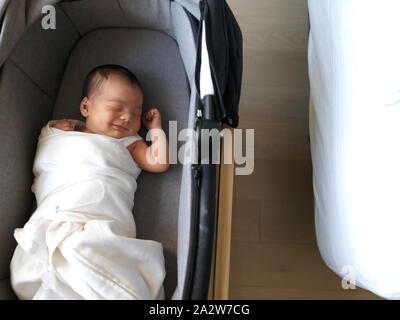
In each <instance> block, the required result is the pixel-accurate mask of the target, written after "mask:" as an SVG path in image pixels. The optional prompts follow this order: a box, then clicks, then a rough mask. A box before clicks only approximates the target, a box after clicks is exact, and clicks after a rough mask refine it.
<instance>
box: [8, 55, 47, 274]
mask: <svg viewBox="0 0 400 320" xmlns="http://www.w3.org/2000/svg"><path fill="white" fill-rule="evenodd" d="M1 80H2V81H0V132H1V152H0V168H1V170H0V190H1V192H0V208H1V209H0V279H4V278H5V277H8V276H9V273H10V272H9V265H10V261H11V257H12V254H13V252H14V249H15V246H16V244H17V243H16V241H15V239H14V236H13V233H14V229H15V228H20V227H22V226H23V225H24V224H25V222H26V221H27V220H28V218H29V216H30V213H31V205H32V201H33V198H34V197H33V193H32V192H31V190H30V186H31V185H32V180H33V174H32V164H33V157H34V155H35V149H36V141H37V137H38V135H39V133H40V129H41V127H43V126H44V125H45V124H46V122H47V119H48V118H50V115H51V109H52V106H53V102H52V101H51V100H50V99H49V97H48V96H47V95H46V94H45V93H44V92H43V91H42V90H41V89H40V88H39V87H38V86H37V85H36V84H35V83H34V82H32V80H30V79H29V78H28V77H27V76H26V74H25V73H24V72H23V71H21V70H20V69H19V67H18V66H16V65H15V64H14V63H13V62H11V61H10V60H7V62H6V63H5V65H4V66H3V70H2V73H1Z"/></svg>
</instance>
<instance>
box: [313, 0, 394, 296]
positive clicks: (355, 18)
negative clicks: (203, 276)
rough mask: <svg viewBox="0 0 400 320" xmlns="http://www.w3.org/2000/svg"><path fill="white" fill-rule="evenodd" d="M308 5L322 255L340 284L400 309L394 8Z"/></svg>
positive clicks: (360, 2) (367, 3)
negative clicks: (397, 304)
mask: <svg viewBox="0 0 400 320" xmlns="http://www.w3.org/2000/svg"><path fill="white" fill-rule="evenodd" d="M308 5H309V15H310V38H309V77H310V90H311V91H310V138H311V153H312V161H313V184H314V194H315V222H316V234H317V241H318V246H319V250H320V252H321V255H322V257H323V259H324V261H325V262H326V264H327V265H328V266H329V268H331V269H332V270H333V271H334V272H335V273H336V274H338V275H339V276H341V277H343V276H346V280H349V279H352V278H355V282H356V285H357V286H360V287H362V288H364V289H367V290H370V291H372V292H373V293H375V294H377V295H379V296H381V297H384V298H387V299H400V148H399V146H400V41H399V35H400V33H399V32H400V19H399V17H400V1H398V0H309V2H308ZM349 282H351V281H349Z"/></svg>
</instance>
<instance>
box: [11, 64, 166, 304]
mask: <svg viewBox="0 0 400 320" xmlns="http://www.w3.org/2000/svg"><path fill="white" fill-rule="evenodd" d="M142 104H143V92H142V89H141V86H140V83H139V81H138V80H137V78H136V77H135V76H134V75H133V74H132V73H131V72H130V71H129V70H127V69H125V68H123V67H121V66H117V65H105V66H99V67H97V68H95V69H93V70H92V71H91V72H90V73H89V74H88V76H87V78H86V81H85V84H84V88H83V94H82V100H81V103H80V111H81V114H82V116H83V117H85V118H86V121H85V123H84V122H82V121H79V120H73V119H62V120H59V121H57V120H51V121H49V123H48V124H47V125H46V126H45V127H43V128H42V131H41V134H40V136H39V140H38V145H37V150H36V155H35V160H34V166H33V173H34V176H35V180H34V184H33V185H32V191H33V192H34V194H35V197H36V203H37V209H36V210H35V212H34V213H33V214H32V216H31V218H30V219H29V221H28V222H27V223H26V224H25V225H24V227H23V228H19V229H15V232H14V237H15V239H16V240H17V243H18V245H17V248H16V249H15V252H14V255H13V258H12V260H11V264H10V271H11V285H12V288H13V290H14V292H15V293H16V295H17V297H18V298H19V299H46V300H47V299H107V300H109V299H163V298H164V288H163V282H164V278H165V264H164V256H163V247H162V244H161V243H159V242H157V241H153V240H144V239H137V238H136V225H135V221H134V219H133V216H132V209H133V204H134V194H135V191H136V188H137V182H136V181H137V178H138V176H139V174H140V172H141V170H146V171H150V172H164V171H166V170H167V169H168V166H169V164H168V161H167V159H168V148H169V147H168V142H167V139H166V136H165V133H164V131H163V130H162V126H161V115H160V113H159V111H158V110H157V109H151V110H149V111H148V112H147V113H146V114H145V115H144V116H143V117H142ZM141 121H142V122H143V124H144V126H145V127H146V128H147V129H148V130H149V133H150V137H151V140H152V144H151V146H147V144H146V143H145V142H144V140H143V139H142V138H141V137H140V136H139V134H138V130H139V129H140V125H141Z"/></svg>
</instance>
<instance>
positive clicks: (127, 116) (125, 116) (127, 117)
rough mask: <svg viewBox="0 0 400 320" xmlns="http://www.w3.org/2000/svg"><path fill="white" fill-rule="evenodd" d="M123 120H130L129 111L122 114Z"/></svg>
mask: <svg viewBox="0 0 400 320" xmlns="http://www.w3.org/2000/svg"><path fill="white" fill-rule="evenodd" d="M121 120H123V121H129V120H130V115H129V113H125V114H122V115H121Z"/></svg>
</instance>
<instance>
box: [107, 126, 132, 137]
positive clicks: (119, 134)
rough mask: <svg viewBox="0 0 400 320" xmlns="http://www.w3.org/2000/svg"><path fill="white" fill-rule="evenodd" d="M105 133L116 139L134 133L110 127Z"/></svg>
mask: <svg viewBox="0 0 400 320" xmlns="http://www.w3.org/2000/svg"><path fill="white" fill-rule="evenodd" d="M107 135H108V136H110V137H112V138H116V139H120V138H124V137H130V136H133V135H135V132H132V131H125V132H124V131H120V130H118V129H114V128H111V129H110V130H109V131H108V132H107Z"/></svg>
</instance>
